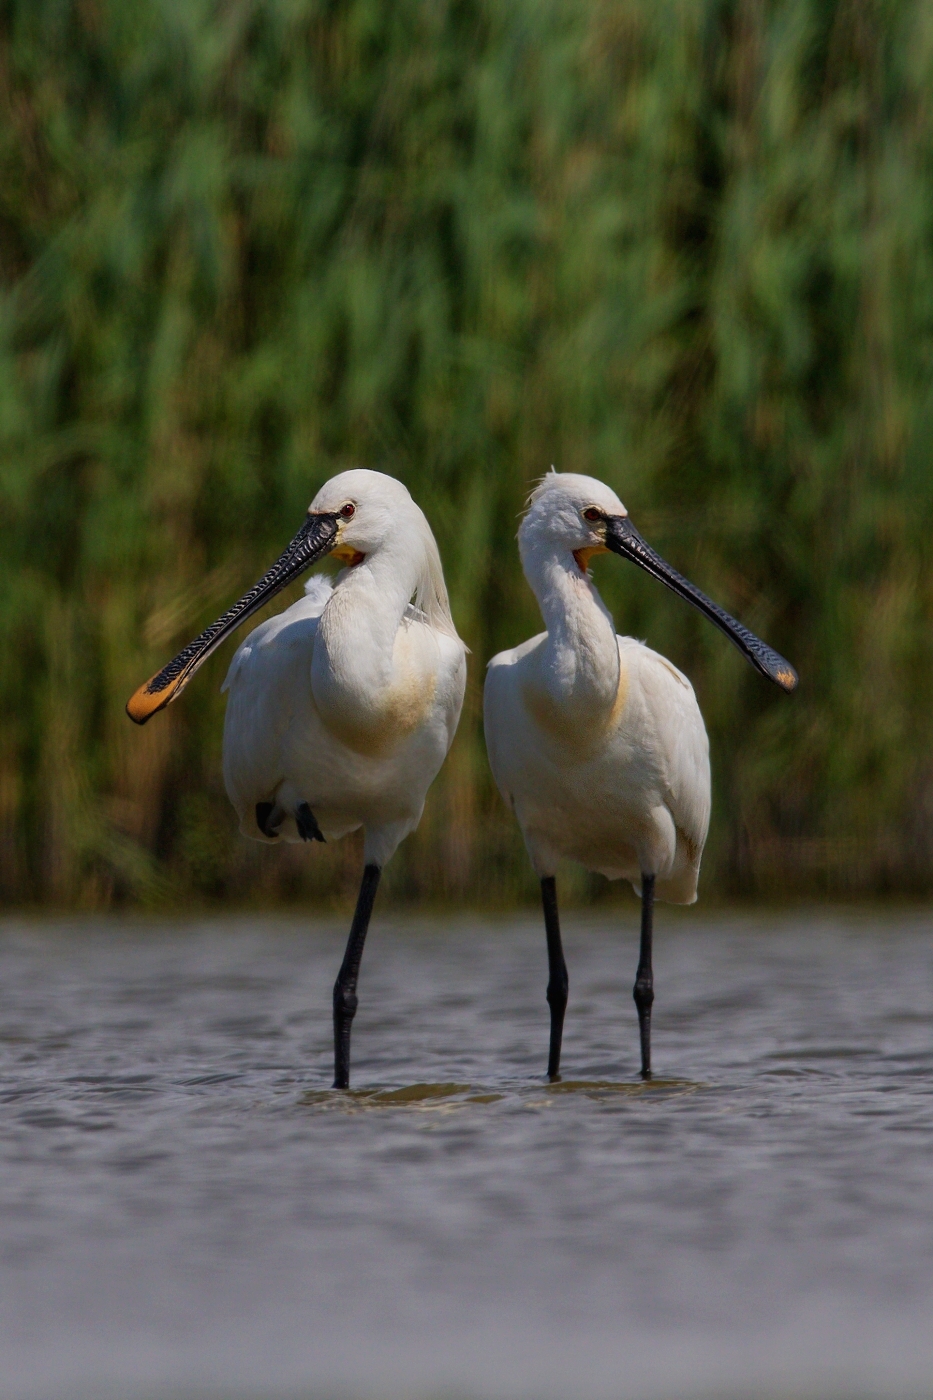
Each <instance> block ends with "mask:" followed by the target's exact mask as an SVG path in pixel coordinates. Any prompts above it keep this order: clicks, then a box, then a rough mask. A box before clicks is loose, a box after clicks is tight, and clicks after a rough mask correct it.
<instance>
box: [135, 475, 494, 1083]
mask: <svg viewBox="0 0 933 1400" xmlns="http://www.w3.org/2000/svg"><path fill="white" fill-rule="evenodd" d="M326 555H332V556H333V557H335V558H337V559H340V560H341V561H342V562H343V563H344V564H345V565H346V566H347V567H346V568H344V569H343V570H341V572H340V574H339V575H338V577H337V581H336V584H335V585H331V583H330V581H329V580H328V579H326V578H314V579H312V580H311V581H310V584H309V585H308V586H307V588H306V592H305V597H304V598H303V599H301V600H300V601H299V602H297V603H295V604H294V606H293V607H290V608H288V609H286V611H285V612H283V613H280V614H279V615H278V616H277V617H271V618H269V619H268V621H266V622H264V623H263V624H262V625H261V626H259V627H257V628H255V629H254V631H253V632H252V633H250V635H249V636H248V637H247V638H246V641H245V642H243V644H242V646H241V647H240V648H239V650H238V651H237V652H236V655H235V656H234V658H233V662H232V664H231V666H230V669H229V671H228V673H227V679H226V681H225V683H224V689H225V690H226V691H227V692H228V694H229V697H230V698H229V701H228V704H227V714H226V721H225V724H224V780H225V782H226V786H227V793H228V795H229V797H230V800H231V802H232V803H233V805H234V807H235V808H236V810H237V813H238V815H239V818H240V830H241V831H242V832H243V833H244V835H246V836H251V837H253V838H254V839H255V840H258V841H272V842H274V841H277V840H281V839H283V838H284V839H285V840H286V841H299V840H302V841H311V840H314V841H325V840H330V839H334V838H336V837H339V836H343V835H345V834H346V833H347V832H349V831H355V830H356V829H357V828H358V827H361V826H362V827H363V828H364V829H365V839H364V848H363V850H364V869H363V879H362V882H361V884H360V893H359V897H358V899H357V903H356V911H355V913H354V916H353V923H352V925H351V928H350V937H349V940H348V942H347V950H346V953H345V955H344V959H343V963H342V965H341V968H340V972H339V974H338V976H337V982H336V985H335V987H334V1087H335V1088H338V1089H346V1088H347V1087H348V1085H349V1083H350V1028H351V1025H352V1022H353V1017H354V1016H355V1014H356V1008H357V995H356V985H357V978H358V976H359V969H360V960H361V958H362V954H363V945H364V942H365V939H366V932H367V929H368V927H369V921H370V917H371V915H372V909H373V903H374V900H375V897H376V890H377V889H378V886H379V879H380V875H381V872H382V868H383V866H384V865H385V863H386V861H388V860H389V859H390V857H391V856H392V855H393V854H394V852H395V849H396V847H397V846H398V844H399V842H400V841H402V840H404V838H405V837H406V836H407V835H408V833H409V832H410V831H411V830H412V829H413V828H414V827H415V826H417V824H418V821H419V819H420V817H421V813H422V810H423V808H424V800H425V797H426V795H427V791H428V788H429V787H430V785H431V783H432V782H433V781H434V779H435V777H436V776H437V773H438V770H439V768H440V766H441V764H442V763H443V761H444V758H445V757H446V754H447V750H448V749H449V748H450V745H451V742H452V741H453V737H454V733H455V731H456V728H457V721H458V720H459V718H460V709H461V706H462V704H463V693H464V689H465V686H466V648H465V647H464V645H463V643H462V642H461V640H460V638H459V637H458V636H457V632H456V628H455V627H454V624H453V619H452V618H451V615H450V604H449V603H448V601H447V589H446V586H445V584H444V574H443V570H442V569H441V561H440V556H439V554H438V552H437V545H436V544H435V542H434V536H433V535H432V533H431V528H430V526H429V525H428V522H427V520H426V519H425V518H424V515H423V514H422V512H421V511H420V510H419V509H418V507H417V505H416V504H415V502H414V501H413V500H412V498H411V496H410V495H409V494H408V491H407V490H406V489H405V487H404V486H403V485H402V483H401V482H400V481H396V480H394V478H392V477H390V476H385V475H384V474H383V473H382V472H373V471H362V470H359V471H348V472H341V473H340V474H339V475H338V476H335V477H333V478H332V479H331V480H330V481H328V482H327V483H326V485H324V486H322V488H321V490H320V491H319V492H318V494H317V495H316V496H315V498H314V500H313V501H312V502H311V505H310V506H309V508H308V513H307V516H306V518H305V521H304V523H303V524H302V526H301V528H300V529H299V531H298V533H297V534H296V535H295V537H294V539H293V540H292V541H291V543H290V544H289V545H288V547H287V548H286V550H285V551H284V553H283V554H282V555H281V556H280V557H279V558H278V559H277V560H276V562H275V563H274V564H273V565H272V566H271V568H269V569H267V570H266V573H265V574H264V575H263V577H262V578H261V579H260V580H259V582H258V583H257V584H255V585H254V587H253V588H251V589H250V590H249V592H248V593H245V594H244V595H243V597H242V598H240V599H239V601H238V602H236V603H234V604H233V606H232V607H230V608H228V609H227V611H226V612H225V613H224V615H223V616H222V617H220V618H218V619H217V621H216V622H213V623H211V625H210V626H209V627H206V628H205V629H204V631H203V632H202V633H201V634H200V636H198V637H196V638H195V639H194V641H193V642H190V643H189V644H188V646H186V647H184V648H183V650H182V651H180V652H179V653H178V655H177V656H175V657H174V658H173V659H172V660H171V661H170V662H169V663H168V665H166V666H163V668H162V670H161V671H159V672H157V674H156V675H154V676H152V677H151V678H150V679H149V680H148V681H146V682H145V684H143V685H141V686H140V687H139V689H138V690H137V691H136V692H135V693H134V694H133V695H132V696H131V697H130V699H129V701H128V702H127V707H126V708H127V713H128V714H129V716H130V718H131V719H132V720H134V721H135V723H137V724H146V723H148V721H149V720H150V719H151V718H152V716H153V715H154V714H157V713H158V712H159V710H163V709H165V707H166V706H167V705H170V704H171V703H172V701H173V700H174V699H175V698H176V697H177V696H178V695H180V694H181V692H182V691H183V690H184V688H185V686H186V685H187V684H188V683H189V681H190V680H191V678H192V677H193V676H194V675H195V673H196V672H197V670H198V669H199V667H200V666H201V665H202V664H203V662H204V661H205V659H206V658H207V657H208V656H210V655H211V653H212V652H213V651H215V650H216V648H217V647H218V646H220V645H221V644H222V642H223V641H224V640H225V639H226V638H227V637H228V636H230V635H231V633H232V632H234V631H235V630H236V628H238V627H239V626H240V625H241V624H242V623H243V622H244V621H245V620H246V619H247V618H248V617H251V616H253V614H254V613H256V612H257V611H258V610H259V609H260V608H261V607H263V606H264V605H265V604H266V603H267V602H268V601H269V600H270V599H271V598H273V597H275V595H276V594H277V593H279V592H280V591H281V590H282V589H283V588H285V587H286V586H287V584H289V583H291V582H292V581H293V580H294V579H297V578H299V577H300V575H301V574H302V573H304V572H305V570H306V569H308V568H309V567H310V566H311V565H312V564H314V563H315V562H316V561H317V560H318V559H323V558H324V557H325V556H326Z"/></svg>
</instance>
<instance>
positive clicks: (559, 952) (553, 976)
mask: <svg viewBox="0 0 933 1400" xmlns="http://www.w3.org/2000/svg"><path fill="white" fill-rule="evenodd" d="M541 903H542V904H543V906H544V932H545V934H546V935H547V965H548V984H547V1002H548V1006H549V1007H550V1008H551V1048H550V1053H549V1054H548V1061H547V1077H548V1079H550V1080H551V1081H553V1080H555V1079H560V1073H559V1071H560V1043H561V1040H562V1038H563V1034H564V1012H565V1011H566V1010H567V990H568V988H569V986H570V982H569V980H568V977H567V964H566V963H565V962H564V950H563V947H562V945H561V941H560V919H559V918H558V914H557V884H556V881H555V879H554V876H553V875H545V877H544V879H543V880H542V881H541Z"/></svg>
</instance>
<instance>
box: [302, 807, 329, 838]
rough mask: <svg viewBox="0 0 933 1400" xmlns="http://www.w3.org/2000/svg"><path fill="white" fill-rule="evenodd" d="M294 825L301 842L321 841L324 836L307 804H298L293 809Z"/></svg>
mask: <svg viewBox="0 0 933 1400" xmlns="http://www.w3.org/2000/svg"><path fill="white" fill-rule="evenodd" d="M295 825H296V826H297V828H298V835H299V836H300V837H301V839H302V841H323V840H324V834H323V832H322V831H321V828H320V827H319V826H318V824H317V817H316V816H315V815H314V813H313V812H312V811H311V808H310V807H309V806H308V804H307V802H299V803H298V806H297V807H296V808H295Z"/></svg>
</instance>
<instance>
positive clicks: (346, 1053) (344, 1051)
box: [334, 865, 382, 1089]
mask: <svg viewBox="0 0 933 1400" xmlns="http://www.w3.org/2000/svg"><path fill="white" fill-rule="evenodd" d="M381 874H382V871H381V870H380V869H379V866H378V865H367V866H364V868H363V880H362V883H361V884H360V893H359V898H358V899H357V901H356V910H355V912H354V915H353V923H352V924H351V925H350V937H349V939H348V940H347V951H346V952H345V953H344V955H343V962H342V963H341V964H340V971H339V972H338V973H337V981H336V982H335V983H334V1088H335V1089H349V1087H350V1027H351V1026H352V1025H353V1017H354V1016H355V1015H356V1008H357V1005H358V999H357V995H356V982H357V978H358V977H359V975H360V961H361V960H362V957H363V944H364V943H365V942H366V931H367V929H368V928H369V920H370V917H371V915H372V912H373V904H374V903H375V899H376V890H377V889H378V888H379V876H380V875H381Z"/></svg>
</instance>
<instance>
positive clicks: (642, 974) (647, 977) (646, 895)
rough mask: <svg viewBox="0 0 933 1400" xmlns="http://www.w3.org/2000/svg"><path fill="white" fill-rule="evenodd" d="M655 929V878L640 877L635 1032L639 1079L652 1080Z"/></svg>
mask: <svg viewBox="0 0 933 1400" xmlns="http://www.w3.org/2000/svg"><path fill="white" fill-rule="evenodd" d="M653 926H654V876H653V875H642V877H641V945H640V947H639V949H638V971H637V972H636V973H635V986H634V987H633V988H632V996H633V997H634V998H635V1006H636V1007H637V1009H638V1032H639V1035H640V1037H641V1077H642V1079H650V1078H651V1004H652V1002H653V1001H654V972H653V971H652V967H651V935H652V932H653Z"/></svg>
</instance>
